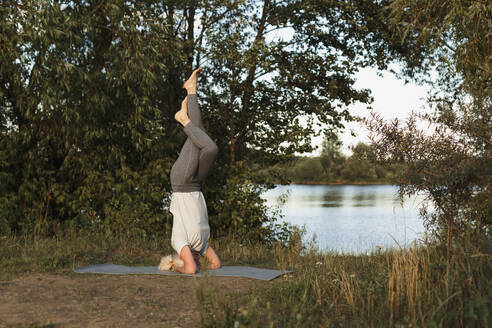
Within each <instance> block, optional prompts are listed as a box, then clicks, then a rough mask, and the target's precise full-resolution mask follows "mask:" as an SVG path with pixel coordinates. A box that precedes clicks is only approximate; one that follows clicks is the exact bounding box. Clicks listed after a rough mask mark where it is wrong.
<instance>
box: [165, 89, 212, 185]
mask: <svg viewBox="0 0 492 328" xmlns="http://www.w3.org/2000/svg"><path fill="white" fill-rule="evenodd" d="M187 98H188V96H187ZM187 98H185V99H184V100H183V102H182V103H181V109H180V110H179V111H178V112H177V113H176V114H175V115H174V117H175V119H176V120H177V121H178V122H180V123H181V124H182V125H183V130H184V132H185V133H186V134H187V135H188V138H189V139H190V140H191V142H192V143H193V144H194V145H195V146H196V147H197V148H198V149H199V150H200V154H199V158H198V172H197V174H196V177H197V179H198V180H199V181H203V180H205V178H206V177H207V176H208V174H209V173H210V171H211V169H212V166H213V164H214V161H215V158H216V157H217V152H218V147H217V145H216V144H215V142H214V141H213V140H212V139H211V138H210V137H209V136H208V135H207V133H206V132H205V131H204V130H202V129H200V128H199V127H198V126H197V125H195V124H194V123H193V121H191V119H190V117H189V116H188V99H187ZM192 103H193V101H192ZM196 107H197V108H198V106H196ZM198 115H199V113H198ZM195 117H196V116H195ZM198 117H199V116H198ZM199 123H200V121H199Z"/></svg>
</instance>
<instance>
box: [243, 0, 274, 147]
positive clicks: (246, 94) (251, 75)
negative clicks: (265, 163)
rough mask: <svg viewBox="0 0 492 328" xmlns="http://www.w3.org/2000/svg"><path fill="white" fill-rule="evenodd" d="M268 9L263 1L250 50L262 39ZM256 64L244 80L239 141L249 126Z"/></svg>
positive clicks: (268, 4)
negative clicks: (248, 113) (249, 110)
mask: <svg viewBox="0 0 492 328" xmlns="http://www.w3.org/2000/svg"><path fill="white" fill-rule="evenodd" d="M269 7H270V0H265V1H264V3H263V12H262V13H261V18H260V22H259V23H260V24H259V26H258V32H257V33H256V37H255V40H254V42H253V44H252V45H251V49H253V48H254V47H255V45H256V44H257V43H258V42H260V41H261V40H262V39H263V32H264V30H265V25H266V18H267V14H268V9H269ZM257 64H258V60H256V61H255V62H254V64H253V65H251V67H250V69H249V72H248V77H247V78H246V81H245V83H244V85H245V87H246V88H245V91H244V94H243V108H242V110H241V120H240V122H241V124H242V127H243V128H242V129H240V130H239V131H238V133H237V135H236V138H237V139H239V138H240V137H241V136H243V135H244V132H245V131H246V128H247V126H248V125H249V121H250V119H251V117H250V118H249V119H248V117H247V116H246V114H247V112H248V108H249V99H250V97H251V93H252V91H251V88H252V85H253V81H254V77H255V73H256V66H257Z"/></svg>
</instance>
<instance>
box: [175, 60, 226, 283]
mask: <svg viewBox="0 0 492 328" xmlns="http://www.w3.org/2000/svg"><path fill="white" fill-rule="evenodd" d="M201 70H202V69H200V68H198V69H196V70H194V71H193V73H192V74H191V76H190V77H189V79H188V80H187V81H186V82H185V83H184V85H183V87H184V88H185V89H186V91H187V96H186V98H185V99H184V100H183V102H182V103H181V109H180V110H179V111H178V112H177V113H176V114H175V115H174V118H175V119H176V120H177V121H178V122H179V123H181V124H182V125H183V130H184V132H185V133H186V134H187V135H188V138H187V139H186V141H185V143H184V145H183V147H182V148H181V152H180V154H179V157H178V159H177V160H176V162H175V163H174V165H173V167H172V169H171V187H172V196H171V205H170V208H169V210H170V211H171V213H173V228H172V235H171V245H172V247H173V248H174V249H175V250H176V252H177V253H178V254H179V257H180V259H181V260H182V261H183V262H184V266H182V267H178V266H175V265H173V267H172V268H173V269H174V270H175V271H178V272H181V273H195V272H196V271H197V268H198V267H199V264H200V262H199V261H198V260H199V255H202V256H205V257H206V258H207V259H208V261H209V262H210V269H218V268H220V267H221V263H220V260H219V257H218V256H217V254H216V253H215V251H214V250H213V249H212V247H210V246H209V245H208V238H209V236H210V227H209V224H208V213H207V205H206V203H205V198H204V197H203V194H202V192H201V186H202V183H203V181H204V180H205V178H206V177H207V176H208V174H209V173H210V170H211V168H212V166H213V163H214V161H215V158H216V157H217V151H218V148H217V145H216V144H215V142H214V141H213V140H212V139H210V137H209V136H208V135H207V133H206V131H205V128H204V126H203V122H202V119H201V115H200V110H199V107H198V99H197V95H196V84H197V74H198V73H199V72H200V71H201Z"/></svg>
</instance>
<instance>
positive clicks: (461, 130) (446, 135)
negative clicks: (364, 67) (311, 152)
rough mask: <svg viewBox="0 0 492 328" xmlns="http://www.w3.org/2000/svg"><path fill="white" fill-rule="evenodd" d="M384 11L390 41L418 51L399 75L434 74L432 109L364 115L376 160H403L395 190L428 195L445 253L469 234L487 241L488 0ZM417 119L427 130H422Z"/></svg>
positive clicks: (428, 214) (491, 18)
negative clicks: (398, 116) (393, 116)
mask: <svg viewBox="0 0 492 328" xmlns="http://www.w3.org/2000/svg"><path fill="white" fill-rule="evenodd" d="M388 10H389V13H390V21H391V24H390V27H391V30H392V32H393V38H394V42H395V43H398V44H404V43H406V44H410V45H411V46H413V47H414V49H415V51H414V54H413V57H412V58H406V61H405V63H406V65H407V69H406V70H405V71H404V72H403V73H404V74H407V75H408V76H414V74H415V73H422V74H423V80H425V74H429V72H430V70H431V69H435V71H436V72H437V73H438V77H437V79H436V81H434V82H433V87H434V89H433V92H432V93H431V97H430V98H429V106H430V107H431V108H432V109H434V113H433V114H427V115H424V114H420V115H419V114H413V115H411V116H410V117H409V118H408V119H407V120H406V121H405V122H401V121H399V120H394V121H392V122H385V121H384V120H382V119H381V118H380V117H379V116H378V115H376V114H373V115H372V116H371V117H370V118H368V119H366V120H364V122H365V123H366V125H367V126H368V128H369V130H370V131H371V133H372V138H373V142H372V144H373V146H374V149H375V150H376V153H377V158H378V160H379V161H380V162H384V163H404V164H405V169H404V170H402V171H400V172H399V174H398V177H397V179H398V184H399V185H400V193H401V194H414V193H417V192H420V193H424V194H426V195H427V196H428V199H429V200H430V201H431V204H432V205H431V209H430V210H427V209H426V208H423V210H422V214H423V217H424V219H425V221H426V225H427V227H428V228H429V230H431V229H432V230H433V232H434V234H435V236H436V237H437V238H438V239H439V240H441V241H442V242H447V248H448V250H449V252H450V253H452V252H453V249H454V248H455V247H457V246H458V245H459V244H460V243H461V239H463V238H469V237H470V236H473V239H474V240H477V241H478V240H482V239H484V240H488V241H489V242H490V238H491V223H492V222H491V220H490V218H491V211H492V206H491V205H492V204H491V201H490V199H491V198H492V197H491V187H492V186H491V182H492V180H491V177H492V174H491V173H492V172H491V170H492V164H491V163H492V120H491V114H492V98H491V95H492V89H491V88H492V84H491V82H492V80H491V76H492V74H491V67H492V53H491V52H490V47H491V44H492V35H491V34H490V26H492V15H491V13H492V5H491V4H490V3H489V2H487V1H458V2H457V1H444V2H443V1H427V2H425V3H422V4H421V3H419V2H416V1H410V2H408V1H400V0H397V1H393V2H392V4H391V6H390V7H388ZM419 121H423V122H425V123H427V125H428V126H429V127H430V130H423V129H421V128H419V125H418V123H419ZM453 237H457V239H458V240H453ZM489 251H490V250H487V252H489Z"/></svg>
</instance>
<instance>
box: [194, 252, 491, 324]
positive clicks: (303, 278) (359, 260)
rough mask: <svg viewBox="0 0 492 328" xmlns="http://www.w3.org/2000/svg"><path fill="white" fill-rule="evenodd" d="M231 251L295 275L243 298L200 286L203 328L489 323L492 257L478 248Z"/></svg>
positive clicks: (205, 285) (198, 296) (198, 295)
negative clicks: (367, 252) (366, 251)
mask: <svg viewBox="0 0 492 328" xmlns="http://www.w3.org/2000/svg"><path fill="white" fill-rule="evenodd" d="M230 245H232V244H230ZM484 247H485V248H489V251H490V246H487V245H485V246H484ZM228 251H230V252H231V253H232V254H235V255H234V256H236V255H237V252H241V254H244V255H246V256H250V261H251V262H256V261H257V258H256V257H255V255H256V254H258V256H259V258H260V259H261V260H260V261H264V258H265V257H270V259H271V260H272V261H273V262H274V263H275V265H273V266H275V267H278V268H281V269H284V268H289V269H293V270H294V273H293V274H291V275H287V276H284V277H282V278H279V279H277V281H274V282H273V283H272V284H271V286H270V288H267V289H264V290H252V291H251V292H250V293H249V294H248V295H240V296H237V297H231V296H230V295H224V294H222V293H221V291H220V290H219V289H217V288H215V287H214V284H213V282H210V281H208V282H207V283H206V284H205V283H204V284H202V285H201V286H200V288H199V289H198V290H197V292H196V296H197V300H198V303H199V306H200V311H201V316H202V325H203V326H205V327H246V326H248V327H488V321H489V309H490V308H491V304H490V301H491V300H490V295H491V294H492V293H491V292H492V286H491V284H490V278H491V277H492V266H491V261H490V260H491V255H490V254H484V253H481V252H480V251H479V250H478V249H477V247H476V246H471V245H469V247H468V248H466V249H465V248H459V249H456V253H455V254H454V255H453V256H452V257H449V258H448V256H447V251H446V250H445V248H442V247H440V246H438V245H436V244H426V245H423V244H417V242H415V243H414V244H413V245H412V246H411V247H410V248H408V249H385V250H381V251H374V252H372V253H371V254H370V255H353V254H338V253H330V252H328V253H321V252H319V251H318V250H316V249H313V248H311V249H307V250H306V249H300V248H299V247H295V246H294V247H289V248H282V247H273V248H270V249H266V248H262V247H259V246H258V245H256V247H254V248H253V249H251V250H249V251H244V250H241V251H238V250H235V249H233V246H229V250H228ZM489 253H490V252H489Z"/></svg>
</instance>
